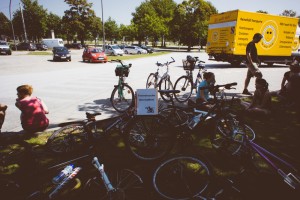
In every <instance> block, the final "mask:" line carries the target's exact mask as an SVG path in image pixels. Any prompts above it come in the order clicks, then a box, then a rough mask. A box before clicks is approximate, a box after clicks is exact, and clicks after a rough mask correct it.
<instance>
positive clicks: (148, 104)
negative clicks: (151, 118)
mask: <svg viewBox="0 0 300 200" xmlns="http://www.w3.org/2000/svg"><path fill="white" fill-rule="evenodd" d="M136 111H137V115H157V114H158V97H157V90H156V89H137V90H136Z"/></svg>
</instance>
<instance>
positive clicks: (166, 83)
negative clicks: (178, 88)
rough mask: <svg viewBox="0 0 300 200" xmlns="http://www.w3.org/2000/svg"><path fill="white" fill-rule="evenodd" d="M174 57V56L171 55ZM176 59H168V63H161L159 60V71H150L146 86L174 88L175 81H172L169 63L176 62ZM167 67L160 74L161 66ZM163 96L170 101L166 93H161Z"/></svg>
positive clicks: (161, 88) (162, 88)
mask: <svg viewBox="0 0 300 200" xmlns="http://www.w3.org/2000/svg"><path fill="white" fill-rule="evenodd" d="M171 58H172V57H171ZM174 62H175V60H174V58H172V61H168V62H166V63H159V62H157V63H156V65H157V71H156V72H155V73H150V75H149V76H148V78H147V83H146V88H147V89H148V88H158V89H159V90H173V83H172V82H171V79H170V75H169V65H170V64H171V63H174ZM164 66H166V67H167V71H166V72H165V73H164V74H163V75H162V76H160V74H159V67H164ZM160 96H161V98H162V99H163V100H164V101H166V102H169V101H170V98H169V97H168V96H166V95H164V94H160Z"/></svg>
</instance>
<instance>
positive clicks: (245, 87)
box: [243, 69, 253, 95]
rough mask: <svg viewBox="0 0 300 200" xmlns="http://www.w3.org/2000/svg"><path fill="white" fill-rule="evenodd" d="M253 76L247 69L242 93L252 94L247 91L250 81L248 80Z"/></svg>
mask: <svg viewBox="0 0 300 200" xmlns="http://www.w3.org/2000/svg"><path fill="white" fill-rule="evenodd" d="M252 77H253V75H252V73H251V71H250V70H249V69H248V71H247V76H246V79H245V85H244V90H243V94H246V95H252V94H251V93H250V92H249V91H248V86H249V83H250V80H251V78H252Z"/></svg>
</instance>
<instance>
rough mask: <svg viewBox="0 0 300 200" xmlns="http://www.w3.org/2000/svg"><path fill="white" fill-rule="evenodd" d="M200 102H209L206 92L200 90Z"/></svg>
mask: <svg viewBox="0 0 300 200" xmlns="http://www.w3.org/2000/svg"><path fill="white" fill-rule="evenodd" d="M200 100H201V101H202V102H207V99H206V98H205V94H204V90H200Z"/></svg>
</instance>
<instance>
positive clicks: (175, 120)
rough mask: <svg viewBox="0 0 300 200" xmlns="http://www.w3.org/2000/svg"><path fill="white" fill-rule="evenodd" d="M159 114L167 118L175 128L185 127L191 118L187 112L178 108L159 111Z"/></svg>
mask: <svg viewBox="0 0 300 200" xmlns="http://www.w3.org/2000/svg"><path fill="white" fill-rule="evenodd" d="M159 114H160V115H162V116H163V117H165V118H166V119H167V120H168V122H169V123H170V124H171V125H172V126H173V127H180V126H184V125H185V124H187V123H188V120H189V118H190V117H189V115H188V114H187V113H186V112H185V111H183V110H181V109H177V108H164V109H161V110H160V111H159Z"/></svg>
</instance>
